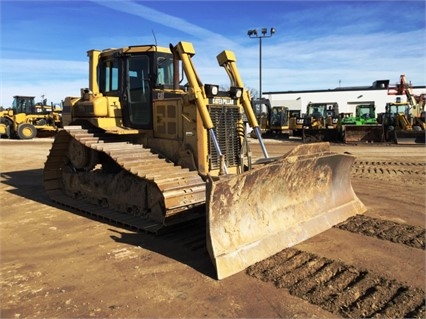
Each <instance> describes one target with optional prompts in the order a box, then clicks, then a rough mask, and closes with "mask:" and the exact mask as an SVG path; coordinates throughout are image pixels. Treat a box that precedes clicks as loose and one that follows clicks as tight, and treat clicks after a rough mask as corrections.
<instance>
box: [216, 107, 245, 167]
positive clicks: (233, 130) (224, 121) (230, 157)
mask: <svg viewBox="0 0 426 319" xmlns="http://www.w3.org/2000/svg"><path fill="white" fill-rule="evenodd" d="M209 112H210V116H211V119H212V121H213V125H214V127H215V128H214V132H215V134H216V138H217V141H218V143H219V146H220V150H221V151H222V154H223V155H225V163H226V166H228V167H232V166H236V165H239V161H240V160H239V152H240V139H239V137H238V130H237V128H238V121H239V120H240V117H241V115H240V112H239V108H238V107H235V106H217V105H215V106H213V105H210V106H209ZM209 150H210V169H219V168H220V160H219V156H218V153H217V151H216V149H215V147H214V145H213V143H212V141H211V137H210V136H209Z"/></svg>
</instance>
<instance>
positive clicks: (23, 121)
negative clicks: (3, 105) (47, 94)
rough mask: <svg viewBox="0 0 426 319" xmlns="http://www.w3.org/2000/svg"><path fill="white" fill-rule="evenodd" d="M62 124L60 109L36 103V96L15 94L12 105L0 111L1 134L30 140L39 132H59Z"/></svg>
mask: <svg viewBox="0 0 426 319" xmlns="http://www.w3.org/2000/svg"><path fill="white" fill-rule="evenodd" d="M61 126H62V119H61V113H60V111H58V110H56V109H54V107H53V106H49V105H46V101H43V102H39V103H36V102H35V97H34V96H24V95H15V96H14V97H13V103H12V107H11V108H10V109H7V110H3V111H0V136H6V137H8V138H18V139H22V140H30V139H32V138H34V137H36V136H37V132H57V130H58V129H59V128H60V127H61Z"/></svg>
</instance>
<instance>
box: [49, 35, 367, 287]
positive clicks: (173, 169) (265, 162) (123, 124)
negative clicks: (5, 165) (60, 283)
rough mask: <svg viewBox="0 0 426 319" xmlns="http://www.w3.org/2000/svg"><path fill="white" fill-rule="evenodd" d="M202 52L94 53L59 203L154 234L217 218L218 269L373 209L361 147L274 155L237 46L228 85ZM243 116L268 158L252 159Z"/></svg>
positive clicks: (74, 104) (56, 175)
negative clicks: (357, 170)
mask: <svg viewBox="0 0 426 319" xmlns="http://www.w3.org/2000/svg"><path fill="white" fill-rule="evenodd" d="M194 55H195V50H194V48H193V46H192V44H191V43H188V42H179V43H178V44H177V45H175V46H173V45H170V46H169V48H166V47H160V46H157V45H141V46H129V47H124V48H119V49H107V50H103V51H98V50H90V51H88V56H89V87H88V88H85V89H81V96H80V97H67V98H66V99H65V103H64V111H63V112H64V113H65V114H64V119H65V118H66V119H67V120H66V121H67V123H66V126H65V127H64V129H63V130H61V131H60V132H59V133H58V134H57V135H56V137H55V140H54V142H53V144H52V148H51V150H50V153H49V155H48V157H47V160H46V163H45V166H44V186H45V189H46V191H47V193H48V195H49V196H50V198H51V199H52V200H53V201H55V202H57V203H59V204H62V205H64V206H66V207H69V208H72V209H74V210H75V209H76V210H79V211H81V212H84V213H86V214H90V215H93V216H98V217H100V218H103V219H106V220H108V221H110V222H116V223H119V224H120V225H123V226H126V227H132V228H133V229H136V230H138V231H146V232H152V233H158V232H161V231H166V230H167V229H170V228H173V227H174V225H176V224H177V223H183V222H186V221H188V220H189V219H192V218H205V219H206V224H207V227H206V228H207V231H206V245H207V250H208V252H209V254H210V256H211V259H212V262H213V264H214V266H215V269H216V273H217V278H218V279H222V278H226V277H228V276H231V275H233V274H235V273H237V272H239V271H241V270H243V269H245V268H246V267H248V266H249V265H251V264H254V263H255V262H258V261H260V260H262V259H264V258H267V257H269V256H271V255H273V254H275V253H277V252H279V251H281V250H282V249H284V248H286V247H289V246H292V245H295V244H297V243H299V242H301V241H303V240H305V239H308V238H310V237H312V236H314V235H316V234H318V233H320V232H322V231H324V230H326V229H328V228H330V227H332V226H333V225H335V224H337V223H340V222H342V221H344V220H346V219H347V218H348V217H350V216H353V215H355V214H360V213H363V212H364V211H365V209H366V208H365V206H364V205H363V204H362V202H361V201H360V200H359V198H358V197H357V196H356V194H355V192H354V191H353V188H352V185H351V180H350V175H351V166H352V164H353V162H354V157H353V156H350V155H347V154H338V153H335V152H331V151H330V147H329V144H328V143H316V144H306V145H299V146H297V147H296V148H294V149H293V150H292V151H290V152H289V153H287V154H286V155H284V156H279V157H277V158H271V157H270V156H269V155H268V152H267V150H266V147H265V144H264V143H263V140H262V137H261V133H260V129H259V125H258V123H257V121H256V117H255V115H254V113H253V110H252V108H251V101H250V94H249V92H248V91H247V90H245V89H244V84H243V82H242V80H241V77H240V75H239V72H238V69H237V67H236V58H235V55H234V53H233V52H232V51H228V50H225V51H223V52H221V53H220V54H219V55H218V56H217V61H218V63H219V65H220V66H222V67H223V68H224V69H225V71H226V73H227V75H228V76H229V79H230V82H231V85H230V89H229V90H227V91H219V86H218V85H214V84H203V83H202V82H201V80H200V78H199V76H198V74H197V72H196V69H195V66H194V64H193V60H192V58H193V56H194ZM182 69H183V74H182V75H184V77H183V76H182V79H183V78H186V81H187V84H185V85H182V84H181V83H182V80H181V81H179V79H180V74H181V73H180V72H181V71H180V70H182ZM243 114H245V115H246V116H247V119H248V122H249V124H250V126H251V127H252V128H253V130H254V131H255V132H256V135H257V140H258V142H259V144H260V148H261V150H262V153H263V158H261V159H256V160H254V159H253V161H248V160H247V157H250V154H251V152H250V151H247V145H248V143H246V142H245V139H246V138H247V136H246V134H244V129H243V122H242V120H241V119H242V115H243ZM175 229H176V228H175Z"/></svg>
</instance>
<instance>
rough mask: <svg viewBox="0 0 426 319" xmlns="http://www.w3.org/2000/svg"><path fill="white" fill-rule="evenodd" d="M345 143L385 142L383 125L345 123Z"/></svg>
mask: <svg viewBox="0 0 426 319" xmlns="http://www.w3.org/2000/svg"><path fill="white" fill-rule="evenodd" d="M343 130H344V138H343V142H345V143H354V142H379V143H381V142H383V141H384V136H385V134H384V130H383V126H382V125H374V124H371V125H345V126H344V127H343Z"/></svg>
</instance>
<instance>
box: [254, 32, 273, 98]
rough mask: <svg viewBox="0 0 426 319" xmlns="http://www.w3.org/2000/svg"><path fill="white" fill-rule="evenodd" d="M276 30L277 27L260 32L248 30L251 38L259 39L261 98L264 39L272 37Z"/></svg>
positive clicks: (260, 95) (260, 90)
mask: <svg viewBox="0 0 426 319" xmlns="http://www.w3.org/2000/svg"><path fill="white" fill-rule="evenodd" d="M275 32H276V29H275V28H270V29H269V30H268V29H267V28H262V29H260V33H258V31H257V30H256V29H251V30H248V31H247V35H248V36H249V37H250V38H254V39H259V98H262V39H263V38H270V37H272V35H273V34H274V33H275Z"/></svg>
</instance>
